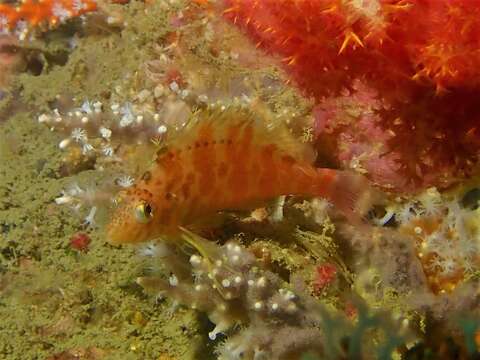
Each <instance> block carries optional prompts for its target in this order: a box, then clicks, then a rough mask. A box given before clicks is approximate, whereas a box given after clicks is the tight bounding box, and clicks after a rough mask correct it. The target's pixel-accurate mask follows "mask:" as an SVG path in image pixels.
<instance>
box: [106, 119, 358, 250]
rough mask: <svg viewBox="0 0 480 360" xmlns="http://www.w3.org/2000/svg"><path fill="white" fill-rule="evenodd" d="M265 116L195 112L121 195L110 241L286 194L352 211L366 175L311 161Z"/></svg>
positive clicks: (164, 231) (162, 231) (154, 233)
mask: <svg viewBox="0 0 480 360" xmlns="http://www.w3.org/2000/svg"><path fill="white" fill-rule="evenodd" d="M218 118H220V119H218ZM261 121H263V119H262V120H260V119H254V118H253V115H252V114H251V113H250V112H249V111H246V110H240V111H238V110H235V111H230V110H227V111H225V112H213V113H212V112H211V111H202V112H200V113H198V114H196V116H195V119H194V120H193V121H192V123H193V125H192V126H187V128H186V129H185V130H184V132H185V135H183V136H182V137H180V138H179V139H178V140H177V141H175V142H173V143H172V145H169V146H167V147H166V148H165V149H162V150H161V151H159V153H158V154H157V155H158V156H157V159H156V161H155V164H154V165H153V166H152V168H151V169H150V170H149V171H147V172H146V173H144V175H143V177H142V179H141V181H140V182H138V183H137V184H136V185H135V186H134V187H132V188H131V189H129V190H128V191H127V192H126V193H125V194H123V196H122V201H121V202H122V203H123V205H122V206H121V208H120V209H119V210H118V211H117V213H116V214H114V217H113V221H112V223H111V224H110V227H109V231H108V233H109V234H108V235H109V239H110V241H111V242H113V243H127V242H141V241H146V240H150V239H153V238H156V237H159V236H162V235H169V234H174V233H175V232H176V231H177V230H178V228H179V227H180V226H189V225H192V224H195V223H196V222H199V221H201V220H202V219H205V218H208V217H211V216H213V215H214V214H215V213H217V212H218V211H222V210H239V209H249V208H254V207H255V206H258V205H261V204H263V203H265V202H266V201H268V200H271V199H273V198H275V197H277V196H280V195H286V194H292V195H301V196H313V197H316V196H319V197H324V198H327V199H329V200H330V201H331V202H332V203H334V204H335V205H337V206H339V208H340V209H341V210H343V211H344V212H348V213H352V212H353V210H354V207H355V205H356V199H357V197H358V196H359V195H361V194H362V190H364V189H365V186H366V184H365V182H364V181H363V178H360V177H358V176H356V175H353V174H351V173H346V172H341V171H335V170H331V169H317V168H315V167H313V166H312V165H310V163H309V162H308V161H307V160H306V158H305V156H302V150H301V145H298V144H297V143H296V142H295V141H294V139H292V138H291V137H290V136H289V135H290V134H289V133H288V132H287V131H286V130H285V129H283V128H280V127H278V126H277V127H275V126H274V127H272V128H268V126H267V125H266V124H261V123H260V122H261ZM145 208H146V210H148V211H146V212H145V211H144V210H145ZM136 211H137V212H136ZM146 213H148V214H146ZM144 215H147V216H144Z"/></svg>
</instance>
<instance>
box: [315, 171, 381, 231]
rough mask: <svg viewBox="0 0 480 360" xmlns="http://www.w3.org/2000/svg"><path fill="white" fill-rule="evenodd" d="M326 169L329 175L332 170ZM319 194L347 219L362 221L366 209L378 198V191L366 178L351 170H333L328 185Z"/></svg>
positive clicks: (366, 212)
mask: <svg viewBox="0 0 480 360" xmlns="http://www.w3.org/2000/svg"><path fill="white" fill-rule="evenodd" d="M318 171H319V172H320V173H321V172H322V171H328V173H329V176H332V175H331V172H332V170H326V169H319V170H318ZM323 183H324V182H323ZM321 184H322V181H320V184H319V185H320V186H321ZM320 196H323V197H325V198H326V199H327V200H329V201H330V202H331V203H332V204H333V205H334V206H335V207H336V208H337V209H338V210H339V211H340V212H342V213H343V214H344V215H345V216H346V217H347V218H348V219H349V220H353V221H359V222H361V221H363V220H364V219H365V218H366V216H367V214H368V211H369V210H370V209H371V208H372V206H373V205H374V204H375V201H377V199H378V196H379V194H378V192H377V191H375V190H374V189H373V187H372V186H371V184H370V183H369V181H368V180H367V178H365V177H364V176H362V175H360V174H357V173H355V172H352V171H335V174H334V176H333V178H332V180H331V183H330V185H329V186H327V187H326V188H324V189H323V194H320Z"/></svg>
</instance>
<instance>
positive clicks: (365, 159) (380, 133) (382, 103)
mask: <svg viewBox="0 0 480 360" xmlns="http://www.w3.org/2000/svg"><path fill="white" fill-rule="evenodd" d="M445 99H446V100H447V101H443V100H442V99H439V98H438V97H435V96H429V97H424V98H421V97H420V94H419V98H418V99H417V101H416V102H412V103H400V104H399V103H390V102H388V101H386V100H385V99H384V98H382V97H381V95H380V94H379V93H378V92H377V91H375V90H374V89H372V88H369V87H368V86H366V85H365V84H363V83H361V82H360V81H357V82H354V83H353V85H352V90H350V91H346V92H345V93H344V94H342V95H340V96H336V97H330V98H326V99H324V101H322V102H321V104H319V105H317V106H316V108H315V110H314V118H315V133H316V138H317V145H318V146H317V147H318V149H319V151H320V154H319V155H320V158H321V159H324V160H327V161H330V162H331V161H333V162H335V163H336V164H337V166H340V167H343V168H352V169H355V170H356V171H360V172H363V173H365V174H366V175H367V176H368V177H369V178H370V179H371V180H372V181H374V182H375V183H376V184H377V185H379V186H381V187H383V188H385V189H389V190H392V191H395V192H401V193H409V192H415V191H418V190H421V189H424V188H426V187H429V186H438V187H447V186H449V185H451V184H452V183H454V182H455V181H457V180H459V179H461V178H462V177H465V176H468V175H469V173H470V171H471V170H472V168H473V164H475V163H476V162H477V157H478V152H479V149H480V143H479V142H478V141H475V140H476V136H478V128H477V127H475V124H478V123H479V119H480V108H478V107H477V106H476V105H475V103H476V100H475V99H476V96H475V95H474V94H471V93H462V94H461V95H455V96H454V95H453V94H447V95H445ZM452 119H455V121H452Z"/></svg>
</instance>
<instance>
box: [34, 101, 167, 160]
mask: <svg viewBox="0 0 480 360" xmlns="http://www.w3.org/2000/svg"><path fill="white" fill-rule="evenodd" d="M38 122H40V123H43V124H46V125H47V126H49V127H50V129H51V130H52V131H58V132H61V133H64V134H67V137H66V138H64V139H63V140H61V141H60V143H59V147H60V149H62V150H65V149H67V148H68V147H70V146H79V147H80V148H81V150H82V153H83V154H85V155H89V154H91V153H94V154H96V155H102V156H105V157H110V158H114V157H115V152H116V149H117V146H118V145H119V144H128V143H139V144H140V143H146V142H149V141H151V139H152V138H156V137H159V136H160V137H161V136H162V135H163V134H165V133H166V132H167V125H166V124H165V123H164V121H162V114H161V113H157V112H154V111H151V110H145V109H143V108H141V107H138V106H136V105H134V104H132V103H131V102H125V103H123V104H118V103H113V104H111V105H110V106H104V104H103V103H102V102H100V101H88V100H86V101H84V102H83V104H82V105H81V106H80V107H77V108H73V109H72V110H68V111H60V110H59V109H53V111H52V112H50V113H43V114H41V115H40V116H38Z"/></svg>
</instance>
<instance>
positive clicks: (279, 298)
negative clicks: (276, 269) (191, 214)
mask: <svg viewBox="0 0 480 360" xmlns="http://www.w3.org/2000/svg"><path fill="white" fill-rule="evenodd" d="M212 247H215V250H214V251H209V256H212V257H211V258H209V259H207V258H205V257H202V256H200V255H197V254H194V255H192V256H190V258H189V259H188V261H189V263H190V266H188V265H189V264H188V263H187V260H185V261H184V263H182V260H181V255H179V254H178V253H176V252H175V251H174V250H173V248H170V247H169V246H168V245H165V244H151V245H149V246H148V247H146V248H144V249H143V250H142V253H143V255H145V256H149V257H152V259H153V260H154V261H156V262H161V263H162V265H163V266H164V267H165V269H164V270H166V273H168V274H171V275H170V276H169V277H168V278H166V277H163V278H162V277H161V276H149V277H142V278H139V279H138V283H139V284H140V285H141V286H143V287H144V288H145V289H146V290H147V291H149V292H151V293H154V294H156V295H157V296H161V297H168V298H170V299H172V300H174V302H175V304H181V305H186V306H189V307H190V308H193V309H197V310H199V311H202V312H205V313H206V314H207V315H208V317H209V319H210V320H211V321H212V322H213V323H214V324H215V327H214V329H213V330H211V331H210V332H209V334H208V335H209V338H210V339H211V340H215V339H217V338H218V336H219V334H224V335H227V336H229V337H228V340H226V341H225V342H224V343H222V344H221V346H220V347H219V349H218V351H219V354H220V355H221V357H220V358H223V359H241V358H242V359H243V358H250V357H244V356H246V355H247V354H254V356H255V357H254V358H255V359H260V358H262V357H261V356H264V358H265V359H270V358H273V357H269V356H270V355H273V354H274V353H275V356H277V355H278V354H277V353H282V352H287V351H291V350H292V347H295V346H301V347H304V346H306V345H307V343H310V341H311V342H312V343H311V344H313V341H314V339H316V340H315V341H316V344H319V343H320V342H319V341H318V339H319V337H320V336H321V331H320V330H319V328H318V323H319V321H318V320H317V319H315V317H314V318H312V317H311V316H310V317H309V315H307V314H306V310H305V309H306V307H308V306H309V305H308V301H305V298H304V295H297V294H296V293H294V292H293V291H292V290H290V289H289V287H288V285H287V284H286V283H285V282H284V281H283V280H282V279H281V278H280V277H279V276H278V275H276V274H274V273H273V272H270V271H268V270H265V269H262V268H261V267H260V266H259V264H257V261H256V258H255V256H254V255H253V254H252V253H251V252H249V251H248V250H247V249H246V248H245V247H244V246H242V245H241V244H240V243H238V242H237V241H229V242H227V243H226V244H225V245H222V246H217V245H213V244H212ZM186 266H187V267H186ZM186 268H188V269H189V270H188V271H186V270H185V269H186ZM164 273H165V272H164ZM312 313H313V312H312ZM308 317H309V319H308V320H307V318H308ZM237 325H240V328H241V330H240V331H239V330H238V329H239V328H238V327H237ZM260 330H261V331H260ZM259 331H260V333H262V332H263V331H264V332H263V335H262V336H254V337H252V334H259ZM297 331H298V334H302V336H300V338H299V337H297V336H296V335H295V340H294V339H293V338H290V339H288V338H287V339H285V338H284V339H282V340H281V341H280V342H281V343H282V344H286V343H290V344H291V346H290V347H289V346H283V345H281V344H280V343H277V342H278V341H279V338H278V336H277V333H278V332H285V333H289V332H291V333H292V334H294V333H295V332H297ZM230 335H231V337H230ZM249 339H250V340H249ZM282 349H283V350H282ZM226 354H228V356H227V355H226ZM275 358H276V357H275Z"/></svg>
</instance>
